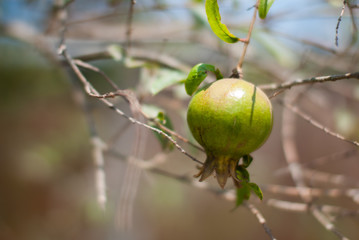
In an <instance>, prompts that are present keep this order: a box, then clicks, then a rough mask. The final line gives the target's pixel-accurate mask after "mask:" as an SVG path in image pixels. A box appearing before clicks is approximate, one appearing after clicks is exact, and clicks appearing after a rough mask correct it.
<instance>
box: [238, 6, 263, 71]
mask: <svg viewBox="0 0 359 240" xmlns="http://www.w3.org/2000/svg"><path fill="white" fill-rule="evenodd" d="M258 5H259V0H257V2H256V5H255V6H254V12H253V17H252V20H251V23H250V25H249V29H248V34H247V37H246V38H245V41H244V45H243V50H242V55H241V57H240V59H239V61H238V64H237V67H236V71H237V74H238V78H243V70H242V65H243V62H244V57H245V56H246V53H247V48H248V45H249V41H250V39H251V35H252V31H253V27H254V23H255V22H256V17H257V13H258Z"/></svg>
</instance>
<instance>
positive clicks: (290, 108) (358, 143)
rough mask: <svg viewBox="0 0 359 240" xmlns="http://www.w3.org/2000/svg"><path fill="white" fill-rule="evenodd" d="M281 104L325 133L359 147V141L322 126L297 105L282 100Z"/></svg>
mask: <svg viewBox="0 0 359 240" xmlns="http://www.w3.org/2000/svg"><path fill="white" fill-rule="evenodd" d="M282 103H283V105H284V106H285V107H286V108H287V109H289V110H290V111H292V112H293V113H295V114H297V115H298V116H300V117H301V118H303V119H304V120H306V121H307V122H309V123H310V124H312V125H313V126H314V127H316V128H319V129H320V130H322V131H324V132H325V133H327V134H329V135H331V136H333V137H336V138H338V139H340V140H342V141H345V142H348V143H351V144H353V145H355V146H357V147H359V142H357V141H353V140H349V139H347V138H345V137H344V136H342V135H340V134H339V133H336V132H334V131H332V130H330V129H329V128H327V127H324V126H323V125H322V124H320V123H319V122H317V121H315V120H314V119H313V118H312V117H311V116H309V115H308V114H306V113H304V112H303V111H301V110H300V109H299V108H298V107H296V106H293V105H291V104H288V103H286V102H282Z"/></svg>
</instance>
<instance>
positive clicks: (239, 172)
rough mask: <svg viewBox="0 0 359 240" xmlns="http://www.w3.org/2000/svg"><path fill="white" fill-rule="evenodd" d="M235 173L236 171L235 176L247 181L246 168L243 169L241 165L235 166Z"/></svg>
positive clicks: (247, 173)
mask: <svg viewBox="0 0 359 240" xmlns="http://www.w3.org/2000/svg"><path fill="white" fill-rule="evenodd" d="M236 173H237V178H238V179H239V180H240V181H241V182H246V183H247V182H249V172H248V171H247V169H245V168H244V167H242V166H237V169H236Z"/></svg>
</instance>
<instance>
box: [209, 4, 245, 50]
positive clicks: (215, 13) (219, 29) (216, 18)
mask: <svg viewBox="0 0 359 240" xmlns="http://www.w3.org/2000/svg"><path fill="white" fill-rule="evenodd" d="M206 14H207V18H208V22H209V25H210V26H211V28H212V31H213V32H214V33H215V34H216V35H217V36H218V37H219V38H220V39H222V40H223V41H225V42H227V43H235V42H238V41H239V38H237V37H236V36H234V35H233V34H232V33H230V32H229V31H228V28H227V26H226V25H225V24H223V23H221V15H220V13H219V7H218V3H217V0H206Z"/></svg>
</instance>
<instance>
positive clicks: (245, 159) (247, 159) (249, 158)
mask: <svg viewBox="0 0 359 240" xmlns="http://www.w3.org/2000/svg"><path fill="white" fill-rule="evenodd" d="M242 159H243V164H242V166H243V167H244V168H247V167H249V165H251V163H252V161H253V157H252V156H251V155H249V154H248V155H244V156H243V158H242Z"/></svg>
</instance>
